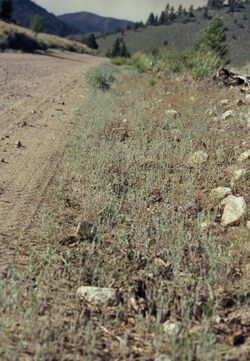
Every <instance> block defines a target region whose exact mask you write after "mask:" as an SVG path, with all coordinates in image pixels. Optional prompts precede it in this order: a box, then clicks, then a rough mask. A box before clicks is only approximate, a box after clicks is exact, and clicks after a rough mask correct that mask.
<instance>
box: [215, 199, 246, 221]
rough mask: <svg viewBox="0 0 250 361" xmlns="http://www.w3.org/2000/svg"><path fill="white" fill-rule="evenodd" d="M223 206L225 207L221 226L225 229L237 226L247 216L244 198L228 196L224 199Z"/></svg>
mask: <svg viewBox="0 0 250 361" xmlns="http://www.w3.org/2000/svg"><path fill="white" fill-rule="evenodd" d="M221 205H222V206H224V207H225V208H224V211H223V214H222V219H221V224H222V226H223V227H226V226H231V225H234V224H237V223H238V222H239V221H240V220H241V219H242V218H243V217H244V215H245V214H246V211H247V205H246V202H245V199H244V197H235V196H232V195H230V196H228V197H227V198H225V199H223V201H222V202H221Z"/></svg>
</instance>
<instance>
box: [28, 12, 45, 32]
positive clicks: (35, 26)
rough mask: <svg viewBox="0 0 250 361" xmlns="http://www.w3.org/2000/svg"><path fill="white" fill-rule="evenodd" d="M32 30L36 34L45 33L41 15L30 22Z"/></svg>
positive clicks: (34, 16) (35, 16) (33, 17)
mask: <svg viewBox="0 0 250 361" xmlns="http://www.w3.org/2000/svg"><path fill="white" fill-rule="evenodd" d="M30 28H31V30H33V31H34V33H36V35H37V34H38V33H41V32H42V31H43V18H42V17H41V16H39V15H33V16H32V18H31V20H30Z"/></svg>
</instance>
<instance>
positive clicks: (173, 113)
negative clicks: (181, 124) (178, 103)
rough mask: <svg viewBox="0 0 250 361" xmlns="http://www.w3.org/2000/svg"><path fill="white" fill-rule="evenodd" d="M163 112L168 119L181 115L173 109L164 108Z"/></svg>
mask: <svg viewBox="0 0 250 361" xmlns="http://www.w3.org/2000/svg"><path fill="white" fill-rule="evenodd" d="M165 114H166V116H167V118H170V119H177V118H179V117H180V116H181V113H179V112H177V111H176V110H174V109H171V110H166V111H165Z"/></svg>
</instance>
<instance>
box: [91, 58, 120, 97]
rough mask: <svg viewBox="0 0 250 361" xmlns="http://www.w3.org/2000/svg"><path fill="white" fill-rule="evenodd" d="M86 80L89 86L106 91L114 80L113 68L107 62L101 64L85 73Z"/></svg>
mask: <svg viewBox="0 0 250 361" xmlns="http://www.w3.org/2000/svg"><path fill="white" fill-rule="evenodd" d="M86 80H87V83H88V84H89V85H90V86H91V87H93V88H96V89H100V90H103V91H107V90H109V89H110V87H111V85H112V83H113V82H114V81H115V80H116V78H115V68H114V67H113V66H110V65H109V64H102V65H100V66H98V67H97V68H93V69H91V70H89V71H88V72H87V74H86Z"/></svg>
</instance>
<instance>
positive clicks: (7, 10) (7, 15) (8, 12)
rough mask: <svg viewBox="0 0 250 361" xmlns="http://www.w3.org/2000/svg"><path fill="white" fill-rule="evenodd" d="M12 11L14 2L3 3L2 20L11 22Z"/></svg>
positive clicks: (10, 0) (5, 1) (9, 0)
mask: <svg viewBox="0 0 250 361" xmlns="http://www.w3.org/2000/svg"><path fill="white" fill-rule="evenodd" d="M12 10H13V8H12V0H3V1H2V3H1V10H0V18H1V19H2V20H4V21H7V22H9V21H11V19H12Z"/></svg>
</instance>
